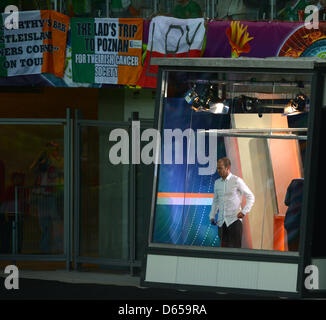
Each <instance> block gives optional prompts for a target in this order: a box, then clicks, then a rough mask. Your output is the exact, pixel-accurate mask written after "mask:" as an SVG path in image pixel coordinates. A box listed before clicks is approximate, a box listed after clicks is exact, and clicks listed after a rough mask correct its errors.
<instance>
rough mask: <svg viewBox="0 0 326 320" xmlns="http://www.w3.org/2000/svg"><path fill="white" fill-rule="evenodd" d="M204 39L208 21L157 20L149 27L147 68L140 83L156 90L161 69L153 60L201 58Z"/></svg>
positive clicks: (159, 17)
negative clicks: (159, 69) (163, 58)
mask: <svg viewBox="0 0 326 320" xmlns="http://www.w3.org/2000/svg"><path fill="white" fill-rule="evenodd" d="M204 37H205V24H204V18H197V19H177V18H171V17H163V16H158V17H155V18H153V19H152V21H151V24H150V27H149V35H148V45H147V53H146V58H145V63H144V68H143V71H142V74H141V76H140V79H139V81H138V83H137V84H138V85H139V86H141V87H150V88H156V83H157V73H158V66H155V65H151V61H150V60H151V58H157V57H158V58H162V57H200V56H201V50H202V47H203V43H204Z"/></svg>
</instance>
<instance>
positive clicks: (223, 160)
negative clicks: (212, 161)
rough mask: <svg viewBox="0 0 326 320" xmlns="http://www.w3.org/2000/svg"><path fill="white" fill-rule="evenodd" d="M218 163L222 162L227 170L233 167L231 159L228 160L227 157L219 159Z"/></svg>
mask: <svg viewBox="0 0 326 320" xmlns="http://www.w3.org/2000/svg"><path fill="white" fill-rule="evenodd" d="M218 161H222V162H223V164H224V167H225V168H229V167H231V161H230V159H229V158H227V157H224V158H221V159H219V160H218Z"/></svg>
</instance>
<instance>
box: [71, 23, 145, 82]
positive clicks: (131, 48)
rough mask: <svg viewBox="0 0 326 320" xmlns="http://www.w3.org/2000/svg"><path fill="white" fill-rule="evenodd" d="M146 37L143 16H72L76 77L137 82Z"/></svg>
mask: <svg viewBox="0 0 326 320" xmlns="http://www.w3.org/2000/svg"><path fill="white" fill-rule="evenodd" d="M142 39H143V19H128V18H72V19H71V40H72V42H71V44H72V77H73V81H74V82H79V83H98V84H120V85H136V83H137V81H138V78H139V75H140V73H141V70H142V64H141V55H142Z"/></svg>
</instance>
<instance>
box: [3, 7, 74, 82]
mask: <svg viewBox="0 0 326 320" xmlns="http://www.w3.org/2000/svg"><path fill="white" fill-rule="evenodd" d="M8 16H9V15H8V14H4V13H3V14H2V17H1V19H0V76H2V77H11V76H19V75H29V74H40V73H52V74H54V75H55V76H57V77H63V73H64V64H65V52H66V43H67V33H68V29H69V17H68V16H65V15H63V14H61V13H58V12H56V11H51V10H36V11H23V12H19V13H18V21H17V24H16V28H11V29H9V28H8V26H6V24H5V21H6V18H8Z"/></svg>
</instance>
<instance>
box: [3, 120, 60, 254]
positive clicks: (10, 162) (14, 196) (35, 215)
mask: <svg viewBox="0 0 326 320" xmlns="http://www.w3.org/2000/svg"><path fill="white" fill-rule="evenodd" d="M0 132H1V134H0V135H1V140H0V150H1V151H0V154H1V158H0V167H1V191H2V192H1V201H0V208H1V209H0V219H1V231H0V235H1V241H0V246H1V247H0V254H63V252H64V245H63V243H64V232H63V225H64V223H63V221H64V156H63V145H64V130H63V127H62V126H56V125H51V126H48V125H15V124H12V125H1V126H0Z"/></svg>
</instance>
